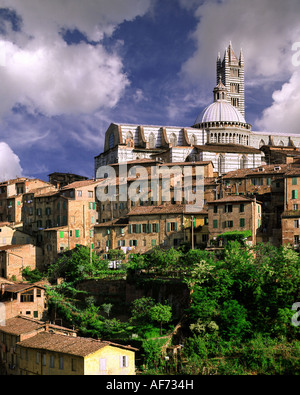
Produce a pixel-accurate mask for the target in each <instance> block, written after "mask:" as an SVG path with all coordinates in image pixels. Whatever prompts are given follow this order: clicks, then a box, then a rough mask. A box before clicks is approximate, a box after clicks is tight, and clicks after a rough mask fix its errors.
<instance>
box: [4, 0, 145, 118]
mask: <svg viewBox="0 0 300 395" xmlns="http://www.w3.org/2000/svg"><path fill="white" fill-rule="evenodd" d="M5 5H6V6H8V7H10V8H11V9H14V10H15V11H16V12H17V14H18V15H19V16H20V17H21V19H22V24H21V31H19V32H15V31H13V30H11V31H9V32H8V33H7V31H6V33H5V34H4V35H2V37H1V35H0V50H1V53H2V55H1V59H0V61H1V64H0V66H2V67H0V79H1V81H3V84H2V87H1V91H0V116H1V115H3V114H5V113H7V112H8V111H9V110H11V109H12V108H13V106H14V105H16V104H22V105H25V106H26V107H28V110H29V111H32V112H35V111H38V112H41V113H43V114H45V115H48V116H53V115H60V114H81V113H92V112H93V111H95V110H96V109H97V108H100V107H104V108H112V107H113V106H115V105H116V103H117V102H118V101H119V99H120V98H121V97H122V95H123V93H124V90H125V88H126V87H127V86H128V84H129V80H128V78H127V76H126V75H125V73H124V71H123V64H122V59H121V58H120V56H119V55H118V53H117V51H116V50H115V51H111V52H108V51H107V50H106V49H105V48H104V46H103V45H102V44H101V42H100V41H99V40H101V38H103V35H104V34H111V33H112V31H113V30H114V28H115V27H116V26H117V25H118V24H119V23H121V22H122V21H124V20H126V19H128V20H131V19H133V18H135V17H136V16H137V15H143V14H144V13H145V12H146V11H147V9H148V7H149V5H150V0H126V2H124V1H123V0H103V1H102V0H101V1H99V0H86V1H82V0H65V1H64V2H63V4H62V2H61V1H60V0H51V1H48V0H47V1H46V0H26V2H24V1H21V0H9V1H6V0H5V1H4V6H5ZM75 28H77V29H78V30H79V31H81V32H82V33H84V34H85V35H86V36H87V37H88V39H90V40H96V41H98V42H97V43H96V45H89V44H88V43H86V42H81V43H80V44H77V45H75V44H73V45H67V44H66V43H65V42H64V40H63V38H62V36H61V35H60V33H61V31H62V29H75ZM118 45H120V43H118Z"/></svg>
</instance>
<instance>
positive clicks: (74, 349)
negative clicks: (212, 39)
mask: <svg viewBox="0 0 300 395" xmlns="http://www.w3.org/2000/svg"><path fill="white" fill-rule="evenodd" d="M243 70H244V59H243V53H242V52H241V54H240V56H239V57H237V56H236V55H235V53H234V51H233V48H232V46H231V44H230V45H229V47H228V49H226V51H225V55H224V59H221V57H220V55H219V56H218V59H217V75H218V78H217V85H216V87H215V89H214V95H213V97H214V101H213V103H212V104H210V105H209V106H208V107H207V108H206V109H205V110H204V111H203V112H202V113H201V115H199V117H198V118H197V120H196V121H195V124H194V125H193V126H191V127H187V128H181V127H175V126H174V127H173V126H153V125H128V124H115V123H112V124H111V125H110V126H109V128H108V130H107V132H106V135H105V143H104V152H103V153H101V154H100V155H98V156H96V157H95V158H94V163H95V174H94V177H93V178H87V177H83V176H81V175H79V174H80V171H78V173H79V174H69V173H60V172H55V173H52V174H50V175H49V179H48V180H47V181H43V180H40V179H33V178H32V179H31V178H26V177H21V178H17V179H10V180H6V181H3V182H1V183H0V285H1V291H0V303H1V305H0V306H1V307H0V312H1V314H0V345H1V354H0V363H1V369H2V372H3V374H14V375H16V374H17V375H21V374H40V375H50V374H77V375H82V374H131V375H133V374H136V364H137V359H138V361H142V362H141V364H140V365H141V366H140V367H139V369H142V368H143V364H144V365H145V355H144V354H147V353H146V351H145V350H146V349H145V348H144V354H143V355H142V356H141V355H140V348H139V346H137V345H136V344H137V343H136V342H135V339H137V338H138V337H139V335H138V334H136V333H132V337H131V340H132V341H130V345H129V342H128V337H125V338H122V336H121V335H120V333H121V332H120V331H121V329H122V328H123V327H122V323H123V322H125V321H128V322H129V319H131V321H130V322H131V323H133V324H132V325H133V327H134V322H135V321H134V317H135V318H137V317H138V318H137V320H138V319H141V320H142V318H143V317H144V318H145V314H146V313H144V316H141V315H138V312H139V314H141V310H142V308H140V310H139V308H138V302H137V301H139V300H142V302H143V303H144V305H143V306H144V307H145V306H146V309H149V311H150V310H151V311H152V313H153V315H152V319H153V322H155V321H157V323H159V325H158V328H159V327H160V331H158V332H156V335H157V336H156V337H157V338H160V339H163V335H165V343H163V342H162V345H163V347H162V348H163V351H164V354H163V355H164V358H165V360H167V361H169V360H172V361H173V362H172V363H175V362H174V361H177V359H176V358H177V355H179V354H180V349H181V346H180V342H179V341H177V342H176V341H174V338H175V339H176V336H178V339H179V338H181V337H180V336H183V335H182V333H181V332H180V328H181V327H184V324H183V322H184V319H186V309H188V308H190V295H191V292H190V291H191V288H190V287H191V284H190V283H189V281H187V279H188V280H191V279H192V278H194V277H193V276H194V272H192V271H191V272H190V273H189V268H188V262H189V259H190V267H191V268H192V269H193V270H196V267H195V264H197V265H200V264H201V262H206V263H207V262H209V266H207V268H206V269H207V270H208V267H212V266H211V265H213V264H212V262H213V260H214V258H218V259H220V261H221V260H224V262H226V259H227V258H228V257H227V258H226V256H227V255H226V253H228V251H231V253H232V254H233V255H232V256H238V252H237V250H235V249H234V245H233V244H231V242H232V240H234V241H237V242H239V243H241V244H240V245H241V246H242V247H241V250H243V249H244V250H245V251H247V252H245V254H246V253H247V254H250V252H249V251H250V250H251V251H252V250H255V248H258V250H257V251H258V252H256V254H255V259H259V251H260V252H261V251H262V248H263V247H262V246H268V247H266V248H269V249H271V248H274V250H273V251H281V252H282V251H283V250H282V249H280V248H281V247H283V248H288V251H291V253H292V254H294V255H292V256H293V257H294V259H298V253H299V250H300V207H299V204H300V200H299V199H300V151H299V144H300V137H297V136H291V135H289V136H287V135H284V134H282V135H272V134H270V135H267V134H266V133H262V132H253V131H252V130H251V125H249V124H247V123H246V121H245V118H244V116H245V106H244V72H243ZM228 248H229V249H231V250H228ZM259 248H261V249H260V250H259ZM284 251H287V250H284ZM163 253H166V254H170V255H169V257H168V259H169V261H168V265H169V266H168V268H166V267H165V269H164V270H161V267H162V266H160V267H159V269H158V266H157V267H156V266H155V264H156V263H157V262H158V261H159V259H163V258H162V255H159V254H163ZM76 254H77V255H76ZM80 254H81V255H80ZM176 254H177V255H176ZM193 254H195V255H193ZM197 254H198V255H197ZM224 254H225V255H224ZM234 254H236V255H234ZM278 254H279V253H278ZM262 255H263V254H262ZM224 256H225V258H224ZM73 257H75V258H76V259H77V260H78V261H80V264H78V266H76V265H77V263H76V262H77V261H76V260H75V258H74V259H73ZM145 257H147V258H145ZM151 257H152V258H153V257H155V259H156V261H155V260H154V258H153V260H152V261H151ZM193 257H194V258H193ZM72 259H73V260H72ZM147 259H148V260H147ZM166 259H167V258H166ZM238 259H242V258H238ZM238 259H237V260H238ZM245 259H246V258H245ZM247 259H250V260H251V259H252V258H250V255H247ZM253 259H254V258H253ZM274 259H275V258H274ZM276 259H277V258H276ZM278 259H279V258H278ZM206 260H207V261H206ZM149 262H151V264H149ZM170 262H171V263H170ZM172 262H173V263H174V265H173V266H172ZM178 262H180V265H181V266H180V265H179V264H178ZM251 262H252V261H251ZM293 262H294V261H293ZM297 262H298V261H297ZM252 263H253V262H252ZM147 264H148V266H147ZM63 265H65V266H64V267H65V268H66V267H67V266H68V265H69V266H68V270H66V269H64V270H63V269H62V267H63ZM71 265H73V266H72V269H71ZM185 265H186V266H185ZM207 265H208V263H207ZM166 266H167V265H166ZM291 267H292V266H291ZM198 269H199V267H198ZM72 270H74V272H75V270H77V272H76V275H74V273H73V272H72ZM274 270H275V269H274ZM278 270H279V269H278ZM291 270H292V269H291ZM295 270H296V269H295ZM49 273H50V274H51V275H49ZM83 273H84V274H85V275H83ZM207 273H209V270H208V271H207ZM221 273H222V274H220V276H223V275H224V273H223V272H221ZM295 273H296V272H295ZM35 274H36V275H37V276H38V278H35V277H34V275H35ZM291 275H292V274H291ZM293 275H294V276H295V277H294V279H295V287H296V288H297V284H298V277H297V276H296V274H293ZM200 277H201V276H200ZM146 280H147V281H148V283H147V281H146ZM151 281H152V282H151ZM153 281H154V282H153ZM155 281H156V282H155ZM197 281H198V280H195V278H194V282H193V286H195V284H197ZM203 281H204V280H203ZM264 281H265V280H264ZM274 281H275V280H274ZM140 282H141V283H140ZM64 284H65V285H64ZM70 284H72V286H71V285H70ZM74 284H76V286H75V285H74ZM141 284H142V285H141ZM147 284H150V288H151V287H152V288H151V289H149V287H148V288H147ZM247 284H250V282H248V283H247ZM57 287H58V288H57ZM59 287H60V288H59ZM63 287H65V288H64V293H63V295H64V298H62V297H61V295H62V294H59V293H55V292H57V290H58V289H59V290H60V291H61V290H62V289H63ZM68 287H69V288H68ZM73 287H74V288H73ZM155 287H158V288H157V289H156V290H155V289H154V288H155ZM172 287H173V289H172ZM228 287H229V286H228ZM225 288H226V287H225ZM74 289H76V291H74ZM228 289H229V288H228ZM198 291H199V289H198ZM72 292H73V293H72ZM74 292H75V294H74ZM76 292H77V293H78V294H77V293H76ZM80 292H81V293H83V294H82V295H81V296H80ZM193 292H195V294H196V289H194V288H193ZM199 292H200V291H199ZM257 292H258V290H257ZM291 292H293V291H291ZM195 294H194V295H195ZM266 294H267V291H266ZM91 295H92V296H91ZM251 295H252V294H251ZM89 297H92V298H94V299H93V300H92V299H90V305H89V308H90V310H88V312H89V313H88V314H89V316H88V315H87V316H86V318H85V319H86V321H88V319H90V320H92V319H94V318H95V316H96V315H97V314H98V313H99V308H100V307H101V308H102V310H101V311H102V312H101V314H102V316H106V317H107V320H104V321H103V322H105V324H107V325H108V324H109V325H111V326H110V327H107V328H108V329H106V331H104V329H103V326H101V329H99V333H101V334H102V336H100V335H99V336H98V334H97V329H96V328H97V327H96V326H95V327H93V328H92V329H91V327H90V326H89V325H86V326H85V327H84V328H85V330H83V329H82V328H83V326H80V325H78V327H77V328H75V325H74V322H75V321H76V320H74V319H73V318H74V317H73V316H72V317H73V318H72V319H71V318H70V319H69V320H68V318H67V313H66V312H63V309H62V306H63V307H64V308H65V309H67V308H69V309H70V311H71V310H72V308H73V307H68V306H69V305H68V303H70V304H71V303H73V301H72V298H73V299H76V300H77V299H78V300H80V303H83V302H84V301H85V303H86V306H87V305H88V303H87V300H88V298H89ZM202 297H204V296H203V295H202ZM293 297H296V295H295V294H293V295H292V294H291V295H289V298H291V300H292V299H293ZM230 300H231V301H232V300H235V298H234V297H233V296H232V297H231V299H230ZM288 300H289V301H290V299H288ZM166 301H168V303H166ZM223 302H224V301H222V303H223ZM238 302H239V303H241V302H240V301H238ZM294 302H297V300H294ZM224 303H225V302H224ZM257 303H259V302H257ZM168 305H169V306H171V307H170V308H171V309H172V314H173V316H172V317H173V318H172V319H171V318H170V317H171V316H169V315H168V314H169V313H170V310H168V309H166V307H167V306H168ZM55 306H56V307H55ZM58 306H60V307H61V309H59V308H58ZM128 306H131V307H130V308H132V306H134V309H133V311H134V312H135V314H136V316H134V314H133V315H130V314H128V311H129V310H130V309H129V307H128ZM155 306H156V308H157V309H158V307H159V308H160V309H161V310H160V312H159V314H158V315H159V316H160V317H161V319H159V318H153V317H155V314H154V312H155V309H154V307H155ZM140 307H141V306H140ZM164 307H165V309H163V308H164ZM282 308H283V305H280V309H282ZM285 308H289V309H291V308H292V306H291V305H289V306H285ZM93 309H94V310H93ZM212 310H213V309H212ZM239 311H240V312H241V311H242V309H241V310H239ZM131 312H132V310H131ZM122 313H123V314H122ZM70 314H71V313H70ZM72 314H75V310H72ZM76 314H78V315H79V314H81V313H80V311H79V310H78V311H77V312H76ZM99 314H100V313H99ZM110 314H112V315H111V316H110ZM164 314H165V317H166V318H162V317H164ZM124 317H125V318H124ZM141 317H142V318H141ZM184 317H185V318H184ZM195 317H196V315H195ZM195 317H194V319H195V320H194V321H195V322H194V324H193V325H196V324H197V322H198V321H197V319H196V318H195ZM109 318H111V319H109ZM144 318H143V319H144ZM148 318H149V317H148ZM113 319H114V320H115V321H113ZM72 320H73V321H72ZM118 320H119V321H118ZM182 320H183V321H182ZM171 321H172V322H173V324H174V325H173V327H168V323H170V322H171ZM103 322H102V323H103ZM212 322H214V321H209V322H207V323H206V324H205V325H208V326H207V328H210V329H211V328H213V325H214V324H211V323H212ZM220 322H221V321H220ZM81 323H82V321H81ZM285 323H286V321H285ZM177 324H178V325H177ZM198 324H199V326H198V330H199V333H201V331H202V330H203V331H205V329H203V328H202V329H201V328H200V326H201V325H204V324H203V322H201V323H199V322H198ZM118 325H119V327H118V328H119V329H118V331H117V330H116V327H117V326H118ZM205 325H204V327H205ZM209 325H210V326H209ZM282 325H283V324H282ZM285 325H286V324H285ZM246 327H247V325H246V324H245V326H244V329H243V330H244V331H245V333H246V332H247V331H246ZM120 328H121V329H120ZM78 329H79V331H78ZM135 329H136V328H135ZM292 329H295V328H292ZM126 330H128V328H126ZM194 330H195V327H194ZM124 331H125V329H124V330H123V332H124ZM207 331H208V333H210V332H209V330H208V329H207ZM211 331H213V329H211ZM78 332H79V333H78ZM113 332H118V335H116V336H113ZM103 336H104V339H103ZM122 339H126V341H124V342H122ZM129 340H130V339H129ZM171 340H173V343H172V341H171ZM125 343H126V344H125ZM143 358H144V359H143ZM178 358H179V357H178ZM95 360H97V361H96V362H95ZM181 362H182V361H181ZM176 363H177V362H176ZM172 366H173V365H172ZM144 367H145V366H144ZM169 369H171V368H170V367H169ZM176 369H177V368H176ZM176 369H175V371H176ZM170 371H171V370H170ZM172 372H173V371H172Z"/></svg>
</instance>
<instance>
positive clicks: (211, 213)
mask: <svg viewBox="0 0 300 395" xmlns="http://www.w3.org/2000/svg"><path fill="white" fill-rule="evenodd" d="M261 225H262V205H261V203H259V202H257V201H256V199H255V198H254V199H251V198H247V197H244V196H227V197H224V198H222V199H218V200H214V201H212V202H208V228H209V238H210V240H217V239H218V236H219V235H220V234H222V233H225V232H229V231H233V230H237V231H244V230H250V231H251V232H252V237H251V238H249V240H248V241H249V242H250V243H251V244H252V245H255V244H256V235H257V232H258V230H259V229H260V228H261Z"/></svg>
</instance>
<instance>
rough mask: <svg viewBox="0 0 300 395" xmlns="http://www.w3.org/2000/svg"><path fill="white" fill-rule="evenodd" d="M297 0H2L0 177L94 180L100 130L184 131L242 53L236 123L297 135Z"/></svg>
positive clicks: (299, 68)
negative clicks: (220, 65) (219, 63)
mask: <svg viewBox="0 0 300 395" xmlns="http://www.w3.org/2000/svg"><path fill="white" fill-rule="evenodd" d="M299 15H300V1H299V0H285V1H284V2H282V1H281V0H251V1H248V0H207V1H205V0H84V1H82V0H0V181H3V180H6V179H9V178H15V177H17V176H25V177H34V178H40V179H43V180H45V181H48V175H49V174H50V173H52V172H56V171H57V172H69V173H75V174H80V175H83V176H86V177H90V178H92V177H93V176H94V157H95V156H97V155H99V154H100V153H101V152H103V145H104V135H105V132H106V130H107V129H108V127H109V125H110V123H112V122H115V123H132V124H137V125H159V126H185V127H188V126H192V125H193V123H194V121H195V119H196V118H197V116H198V115H199V113H201V112H202V110H203V109H204V108H205V107H206V106H208V105H209V104H211V103H212V101H213V93H212V91H213V88H214V87H215V85H216V59H217V55H218V52H220V53H221V56H222V57H223V55H224V52H225V48H226V47H227V46H228V44H229V42H230V41H231V42H232V45H233V48H234V51H235V52H236V54H237V55H239V53H240V49H241V48H243V52H244V56H245V88H246V92H245V102H246V103H245V104H246V121H247V122H248V123H250V124H251V125H252V130H254V131H267V132H269V133H280V132H284V133H289V134H292V133H300V127H299V125H300V112H299V103H300V20H299Z"/></svg>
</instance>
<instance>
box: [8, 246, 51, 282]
mask: <svg viewBox="0 0 300 395" xmlns="http://www.w3.org/2000/svg"><path fill="white" fill-rule="evenodd" d="M43 259H44V257H43V251H42V249H41V248H40V247H37V246H35V245H32V244H22V245H6V246H3V247H0V276H1V277H5V278H14V279H15V280H18V281H21V280H22V270H23V269H25V268H26V267H28V268H30V269H31V270H34V269H43Z"/></svg>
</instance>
